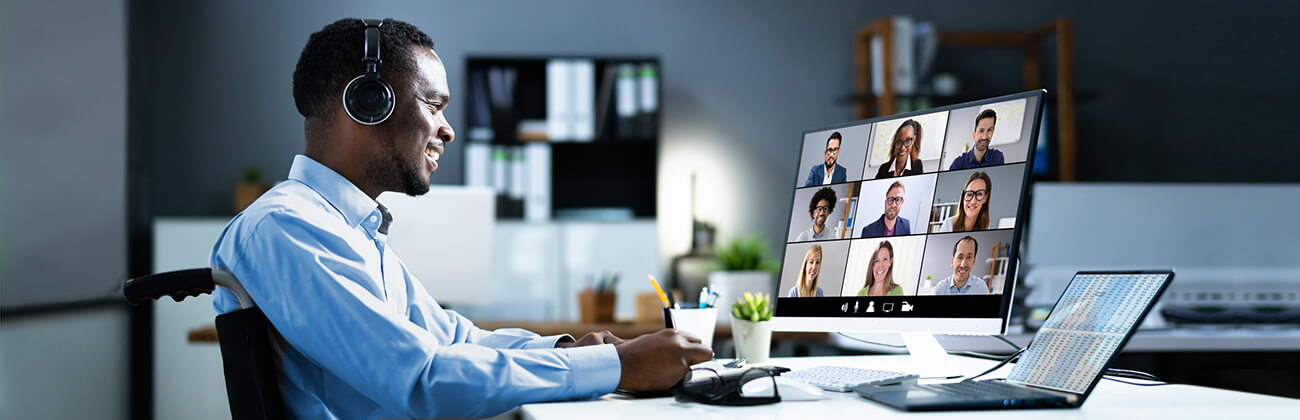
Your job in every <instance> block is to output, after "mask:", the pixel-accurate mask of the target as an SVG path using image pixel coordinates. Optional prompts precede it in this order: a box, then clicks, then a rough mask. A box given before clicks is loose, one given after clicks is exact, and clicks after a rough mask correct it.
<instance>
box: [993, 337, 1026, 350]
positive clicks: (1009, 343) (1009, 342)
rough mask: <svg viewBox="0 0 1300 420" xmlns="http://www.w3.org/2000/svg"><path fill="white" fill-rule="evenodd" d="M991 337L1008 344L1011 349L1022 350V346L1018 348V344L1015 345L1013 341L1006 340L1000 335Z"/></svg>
mask: <svg viewBox="0 0 1300 420" xmlns="http://www.w3.org/2000/svg"><path fill="white" fill-rule="evenodd" d="M990 337H993V338H996V339H998V340H1002V342H1003V343H1007V345H1008V346H1011V348H1013V349H1016V351H1019V350H1020V346H1017V345H1016V343H1013V342H1011V340H1008V339H1006V337H1003V336H1000V335H993V336H990Z"/></svg>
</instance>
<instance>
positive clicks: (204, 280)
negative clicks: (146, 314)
mask: <svg viewBox="0 0 1300 420" xmlns="http://www.w3.org/2000/svg"><path fill="white" fill-rule="evenodd" d="M215 287H216V284H215V283H213V282H212V269H211V268H193V269H189V270H177V271H168V272H164V273H157V274H150V275H147V276H143V277H136V278H133V279H130V280H127V281H126V283H125V284H124V285H123V286H122V294H123V295H125V296H126V301H127V302H128V303H130V304H131V305H139V304H141V303H144V302H145V301H146V300H150V299H162V297H163V296H171V297H172V299H173V300H175V301H177V302H180V301H181V300H184V299H185V297H186V296H198V295H202V294H205V293H212V290H213V289H214V288H215Z"/></svg>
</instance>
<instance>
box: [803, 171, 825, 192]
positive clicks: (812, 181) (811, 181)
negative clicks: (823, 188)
mask: <svg viewBox="0 0 1300 420" xmlns="http://www.w3.org/2000/svg"><path fill="white" fill-rule="evenodd" d="M825 177H826V175H821V176H818V175H817V167H816V166H814V167H812V169H809V170H808V179H807V180H805V181H804V182H803V186H805V187H811V186H814V185H821V183H822V180H821V179H819V178H825Z"/></svg>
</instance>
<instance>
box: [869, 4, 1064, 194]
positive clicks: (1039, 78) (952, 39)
mask: <svg viewBox="0 0 1300 420" xmlns="http://www.w3.org/2000/svg"><path fill="white" fill-rule="evenodd" d="M893 36H894V28H893V23H892V21H891V20H890V18H888V17H885V18H880V19H876V20H873V21H871V22H869V23H867V24H866V25H863V26H862V27H860V28H858V30H857V32H856V33H855V34H854V37H853V39H854V45H853V54H854V95H853V100H854V102H855V105H856V112H857V118H858V119H866V118H870V117H872V116H879V115H890V114H894V113H896V112H898V108H897V104H898V102H899V99H904V98H903V95H899V94H897V93H896V92H895V91H894V77H895V75H894V74H893V72H890V71H885V72H883V74H882V75H881V76H882V77H883V78H884V85H883V89H882V91H881V93H880V94H878V95H877V94H873V92H872V74H871V71H872V70H871V69H872V62H871V58H872V55H871V40H872V38H875V37H880V38H882V42H881V46H882V47H883V51H882V52H883V54H881V59H882V60H883V66H882V67H881V68H885V69H892V68H894V67H893V56H894V54H893V44H894V43H893ZM1049 38H1052V39H1053V40H1054V43H1053V44H1052V45H1053V50H1054V54H1055V59H1056V60H1055V61H1056V74H1055V79H1056V80H1055V81H1056V85H1055V86H1052V87H1050V88H1049V87H1048V86H1046V85H1045V84H1044V83H1043V75H1044V70H1043V67H1044V60H1043V59H1044V55H1043V48H1042V46H1043V44H1044V41H1046V40H1048V39H1049ZM938 44H939V46H940V47H945V46H946V47H1007V48H1018V49H1020V50H1021V51H1022V52H1023V53H1024V63H1023V66H1022V67H1023V71H1024V88H1025V90H1033V89H1041V88H1048V98H1049V100H1050V99H1052V98H1055V100H1056V101H1055V103H1054V104H1052V105H1053V109H1052V111H1053V112H1055V116H1056V121H1055V125H1056V129H1057V132H1056V138H1055V143H1054V144H1052V146H1051V147H1054V148H1056V152H1057V154H1056V162H1055V165H1053V166H1055V167H1056V169H1057V171H1056V172H1057V176H1056V178H1057V179H1058V180H1060V181H1066V182H1069V181H1074V180H1075V162H1074V155H1075V110H1074V105H1075V101H1076V97H1075V95H1076V94H1075V89H1074V22H1073V21H1072V20H1070V19H1064V18H1062V19H1057V20H1054V21H1051V22H1048V23H1046V24H1043V25H1041V26H1039V27H1036V28H1033V29H1029V30H1023V31H939V32H938ZM1001 93H1007V92H1001ZM998 94H1000V93H995V92H988V93H987V94H984V95H980V96H970V95H962V96H961V97H952V98H944V97H936V96H928V97H929V98H930V99H933V100H935V101H938V102H943V103H940V105H942V104H945V103H960V102H965V101H968V100H975V99H980V98H982V97H987V96H995V95H998Z"/></svg>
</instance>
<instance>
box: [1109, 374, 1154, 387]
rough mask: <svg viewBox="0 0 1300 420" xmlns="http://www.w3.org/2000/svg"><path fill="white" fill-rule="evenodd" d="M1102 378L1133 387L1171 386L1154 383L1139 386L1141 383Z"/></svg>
mask: <svg viewBox="0 0 1300 420" xmlns="http://www.w3.org/2000/svg"><path fill="white" fill-rule="evenodd" d="M1102 378H1104V379H1108V380H1112V381H1115V382H1119V383H1121V384H1129V385H1133V386H1165V385H1169V383H1168V382H1160V383H1154V384H1139V383H1137V382H1129V381H1121V380H1119V379H1115V378H1112V377H1109V376H1103V377H1102Z"/></svg>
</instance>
